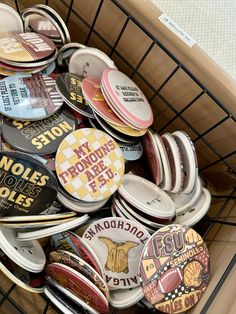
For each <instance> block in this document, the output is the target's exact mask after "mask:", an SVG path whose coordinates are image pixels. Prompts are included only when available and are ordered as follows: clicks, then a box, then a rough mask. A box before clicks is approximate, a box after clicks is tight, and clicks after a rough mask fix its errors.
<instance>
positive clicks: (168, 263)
mask: <svg viewBox="0 0 236 314" xmlns="http://www.w3.org/2000/svg"><path fill="white" fill-rule="evenodd" d="M139 272H140V277H141V286H142V289H143V293H144V296H145V297H146V299H147V300H148V301H149V302H150V303H151V304H152V305H154V306H155V308H156V309H157V310H159V311H161V312H164V313H181V312H185V311H187V310H188V309H190V308H191V307H192V306H194V305H195V304H196V303H197V302H198V301H199V299H200V298H201V297H202V295H203V293H204V292H205V290H206V288H207V285H208V282H209V253H208V249H207V247H206V244H205V243H204V242H203V239H202V238H201V236H200V235H199V234H198V233H197V232H196V231H194V230H193V229H191V228H189V227H186V226H183V225H178V224H173V225H170V226H166V227H163V228H161V229H159V230H158V231H157V232H156V233H155V234H153V235H152V237H151V238H150V239H149V241H148V243H147V245H146V247H145V248H144V250H143V253H142V257H141V259H140V265H139Z"/></svg>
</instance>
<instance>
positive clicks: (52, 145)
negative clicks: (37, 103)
mask: <svg viewBox="0 0 236 314" xmlns="http://www.w3.org/2000/svg"><path fill="white" fill-rule="evenodd" d="M76 124H77V120H76V117H75V115H74V114H73V113H72V112H71V111H70V110H69V109H67V108H63V110H62V111H60V112H57V113H54V114H53V115H52V116H50V117H49V118H46V119H43V120H39V121H34V122H30V121H20V120H12V119H8V118H6V117H3V120H2V134H3V136H4V138H5V140H6V141H7V142H8V143H9V144H10V145H11V146H12V147H14V148H15V149H17V150H19V151H23V152H25V153H30V154H39V155H45V154H52V153H55V152H56V150H57V148H58V146H59V145H60V143H61V141H62V140H63V139H64V138H65V137H66V136H67V135H68V134H69V133H70V132H72V131H74V130H75V127H76Z"/></svg>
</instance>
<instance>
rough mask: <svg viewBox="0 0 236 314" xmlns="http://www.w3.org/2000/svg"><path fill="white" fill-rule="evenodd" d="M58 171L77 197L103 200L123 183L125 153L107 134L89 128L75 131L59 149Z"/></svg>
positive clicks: (70, 190) (59, 175) (61, 181)
mask: <svg viewBox="0 0 236 314" xmlns="http://www.w3.org/2000/svg"><path fill="white" fill-rule="evenodd" d="M56 173H57V176H58V179H59V181H60V183H61V184H62V186H63V187H64V188H65V190H66V191H67V192H68V193H70V194H71V195H73V196H74V197H76V198H77V199H80V200H83V201H86V202H94V201H100V200H103V199H105V198H107V197H109V196H110V195H112V194H113V193H114V192H115V191H116V190H117V189H118V187H119V186H120V184H121V179H122V176H123V175H124V158H123V154H122V152H121V150H120V148H119V146H118V144H117V143H116V142H115V141H114V140H113V139H112V138H111V137H110V136H109V135H107V134H106V133H104V132H102V131H99V130H96V129H89V128H85V129H80V130H76V131H74V132H72V133H70V134H69V135H68V136H67V137H66V138H65V139H64V140H63V141H62V142H61V144H60V146H59V148H58V151H57V154H56Z"/></svg>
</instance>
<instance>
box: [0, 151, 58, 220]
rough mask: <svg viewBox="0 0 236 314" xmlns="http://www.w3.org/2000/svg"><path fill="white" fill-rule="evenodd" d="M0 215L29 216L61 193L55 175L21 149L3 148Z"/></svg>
mask: <svg viewBox="0 0 236 314" xmlns="http://www.w3.org/2000/svg"><path fill="white" fill-rule="evenodd" d="M0 170H1V175H0V216H3V217H6V216H29V215H35V214H39V213H41V212H43V211H44V210H45V209H47V208H49V207H50V206H51V205H52V203H53V202H54V200H55V199H56V196H57V190H58V183H57V179H56V177H55V175H54V174H53V173H52V172H51V171H50V170H48V168H47V167H46V166H44V165H43V164H42V163H41V162H40V161H38V160H37V159H35V158H33V157H32V156H30V155H28V154H24V153H20V152H4V151H1V152H0Z"/></svg>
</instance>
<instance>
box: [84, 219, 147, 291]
mask: <svg viewBox="0 0 236 314" xmlns="http://www.w3.org/2000/svg"><path fill="white" fill-rule="evenodd" d="M83 239H84V240H85V241H86V242H87V243H88V244H89V245H90V246H91V248H92V249H93V251H94V252H95V254H96V255H97V257H98V259H99V261H100V263H101V265H102V267H103V270H104V279H105V281H106V283H107V285H108V287H109V288H111V289H128V288H133V287H137V286H139V285H140V282H139V277H138V263H139V259H140V256H141V253H142V250H143V248H144V245H145V243H146V242H147V241H148V239H149V233H148V232H147V231H146V230H145V229H144V228H142V227H141V226H140V225H139V224H137V223H135V222H133V221H131V220H128V219H124V218H117V217H116V218H114V217H107V218H104V219H99V220H97V221H95V222H93V223H92V224H91V225H90V226H89V227H88V228H87V229H86V230H85V232H84V234H83Z"/></svg>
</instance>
